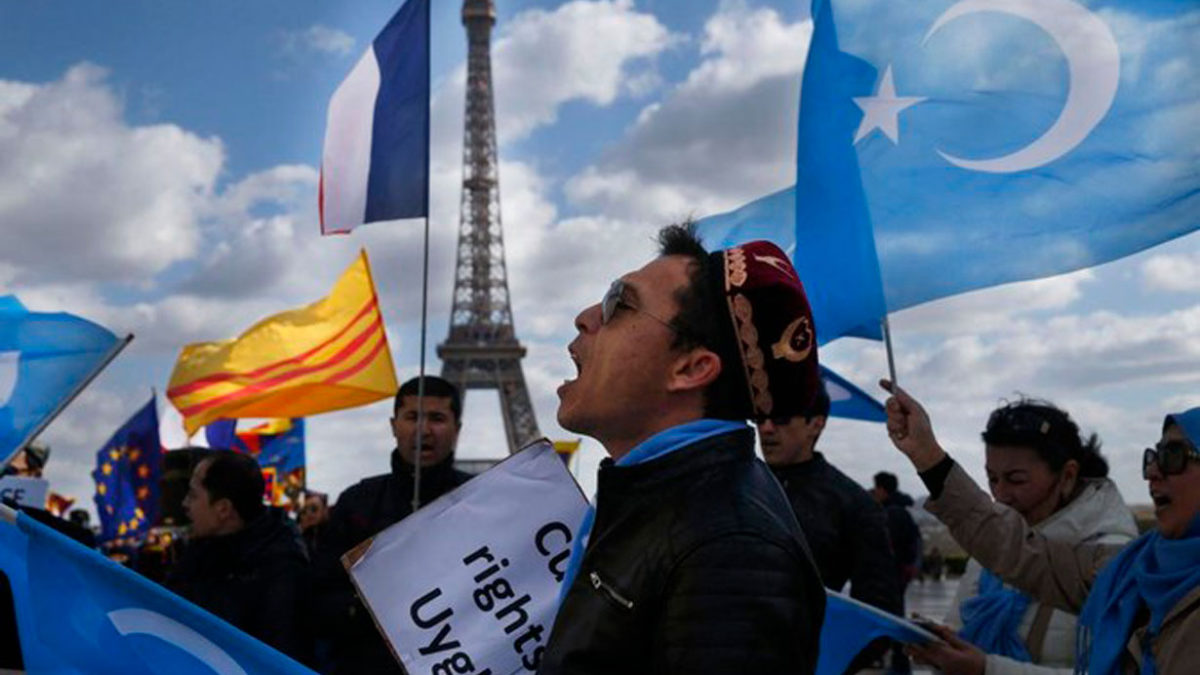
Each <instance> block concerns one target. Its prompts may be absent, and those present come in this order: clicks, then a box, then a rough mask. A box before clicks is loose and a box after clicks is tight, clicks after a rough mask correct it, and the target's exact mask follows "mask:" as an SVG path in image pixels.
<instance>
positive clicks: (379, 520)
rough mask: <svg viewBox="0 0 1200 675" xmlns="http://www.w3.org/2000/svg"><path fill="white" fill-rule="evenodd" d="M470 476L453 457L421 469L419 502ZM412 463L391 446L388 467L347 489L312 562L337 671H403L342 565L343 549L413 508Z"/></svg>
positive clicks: (318, 612) (320, 612)
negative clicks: (455, 462) (390, 457)
mask: <svg viewBox="0 0 1200 675" xmlns="http://www.w3.org/2000/svg"><path fill="white" fill-rule="evenodd" d="M470 477H471V475H470V474H468V473H463V472H462V471H458V470H456V469H454V464H453V458H449V459H447V460H446V461H444V462H442V463H441V464H438V465H436V466H431V467H423V468H422V469H421V503H422V504H428V503H429V502H431V501H433V500H435V499H437V498H438V497H441V496H442V495H444V494H446V493H447V492H449V491H451V490H453V489H454V488H456V487H458V486H459V485H462V484H463V483H465V482H467V480H468V479H469V478H470ZM412 495H413V467H412V465H411V464H408V463H407V462H405V461H404V460H403V459H402V458H401V457H400V453H399V452H398V451H395V450H393V451H392V471H391V473H386V474H382V475H379V476H372V477H370V478H365V479H363V480H361V481H359V482H358V483H356V484H355V485H352V486H350V487H349V488H346V490H345V492H343V493H342V494H341V495H340V496H339V497H338V499H337V503H336V504H334V507H333V511H332V512H331V513H330V517H329V523H327V526H326V528H325V531H324V533H323V535H322V538H321V539H320V540H319V542H318V549H317V554H316V555H315V556H314V561H313V576H314V587H313V597H314V601H315V603H316V605H317V607H316V611H315V614H316V616H318V617H319V620H320V626H319V635H320V636H321V637H323V638H325V639H328V640H329V641H330V642H331V643H332V649H333V661H334V662H335V664H336V667H335V669H334V672H337V673H403V672H404V671H403V670H402V669H401V667H400V664H399V663H397V662H396V659H395V657H393V656H392V653H391V651H390V650H389V649H388V647H387V643H386V642H384V639H383V636H382V635H381V634H380V633H379V629H378V628H377V627H376V626H375V623H374V621H372V619H371V615H370V613H369V612H368V611H367V609H366V607H365V606H364V605H363V604H362V601H361V600H359V599H358V596H357V595H356V594H355V592H354V586H353V584H352V583H351V581H350V576H349V575H348V574H346V571H345V568H344V567H343V566H342V563H341V557H342V555H343V554H345V553H346V551H349V550H350V549H352V548H354V547H355V546H357V545H358V544H360V543H362V542H364V541H366V540H367V539H369V538H371V537H373V536H375V535H376V534H379V533H380V532H382V531H383V530H385V529H387V528H388V527H390V526H392V525H394V524H396V523H398V522H400V521H401V520H403V519H404V518H406V517H408V516H409V515H410V514H411V513H412Z"/></svg>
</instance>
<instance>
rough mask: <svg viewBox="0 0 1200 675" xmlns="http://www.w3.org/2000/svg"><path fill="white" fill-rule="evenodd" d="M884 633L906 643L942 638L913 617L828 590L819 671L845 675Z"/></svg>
mask: <svg viewBox="0 0 1200 675" xmlns="http://www.w3.org/2000/svg"><path fill="white" fill-rule="evenodd" d="M881 637H889V638H892V639H894V640H898V641H900V642H903V643H906V644H926V643H929V642H933V641H935V640H937V639H938V638H937V636H935V635H934V634H933V633H930V632H929V631H927V630H925V629H924V628H921V627H920V626H917V625H916V624H914V623H912V622H911V621H905V620H904V619H902V618H900V617H898V616H896V615H894V614H889V613H887V612H885V611H883V610H881V609H877V608H875V607H872V606H870V605H868V604H866V603H862V602H859V601H858V600H855V599H854V598H851V597H850V596H847V595H843V594H841V593H838V592H835V591H830V590H826V591H825V623H824V624H822V625H821V646H820V656H819V657H818V659H817V673H816V675H841V674H842V673H844V672H846V667H847V666H849V665H850V662H851V661H853V660H854V657H855V656H857V655H858V653H859V652H861V651H862V650H863V648H864V647H866V646H867V645H868V644H870V643H871V641H872V640H875V639H876V638H881Z"/></svg>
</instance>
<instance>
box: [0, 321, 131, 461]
mask: <svg viewBox="0 0 1200 675" xmlns="http://www.w3.org/2000/svg"><path fill="white" fill-rule="evenodd" d="M130 342H133V333H130V334H128V335H126V336H125V337H123V338H121V339H120V340H118V341H117V344H115V345H113V346H112V349H110V350H108V353H107V354H105V355H104V359H103V360H102V361H100V363H99V364H98V365H97V366H96V367H95V368H94V369H93V370H92V372H91V373H89V374H88V376H87V377H86V378H84V379H83V381H81V382H80V383H79V384H78V385H76V386H75V388H74V389H72V390H71V393H70V394H68V395H67V397H66V398H64V399H63V400H62V401H60V402H59V404H58V406H56V407H55V408H54V410H53V411H52V412H51V413H50V414H49V415H47V416H46V419H44V420H42V421H41V422H39V423H38V425H37V426H35V427H34V428H33V431H30V432H29V434H27V435H26V436H25V440H23V441H21V444H20V445H18V446H17V449H16V450H13V451H12V452H11V453H9V455H8V456H7V457H5V458H4V461H3V462H0V471H3V470H4V469H5V468H7V467H8V463H9V462H11V461H12V458H13V457H16V456H17V453H18V452H21V451H22V450H24V449H25V448H26V447H27V446H28V445H29V444H30V443H32V442H33V439H35V438H37V437H38V434H40V433H42V432H43V431H45V430H46V427H48V426H50V423H51V422H53V421H54V419H55V418H56V417H58V416H59V415H60V414H61V413H62V411H63V410H65V409H66V407H67V406H68V405H70V404H71V401H74V400H75V397H77V396H79V394H80V393H82V392H83V390H84V389H86V388H87V386H88V385H89V384H91V383H92V380H94V379H96V376H97V375H99V374H100V372H101V371H103V370H104V369H105V368H107V367H108V364H110V363H112V361H113V359H115V358H117V354H120V353H121V351H122V350H123V349H125V348H126V347H128V346H129V343H130Z"/></svg>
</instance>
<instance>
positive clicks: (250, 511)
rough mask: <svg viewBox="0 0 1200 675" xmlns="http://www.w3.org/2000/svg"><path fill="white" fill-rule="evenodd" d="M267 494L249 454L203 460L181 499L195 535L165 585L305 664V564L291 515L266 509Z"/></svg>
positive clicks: (214, 455) (220, 453) (221, 454)
mask: <svg viewBox="0 0 1200 675" xmlns="http://www.w3.org/2000/svg"><path fill="white" fill-rule="evenodd" d="M263 491H264V484H263V477H262V470H261V469H260V468H259V466H258V462H256V461H254V458H252V457H250V456H249V455H243V454H240V453H235V452H231V451H228V450H223V451H217V452H214V453H212V454H211V455H209V456H207V457H204V458H203V459H201V460H200V461H199V463H197V464H196V467H195V469H194V470H193V471H192V477H191V481H190V482H189V483H188V492H187V496H186V497H184V500H183V507H184V510H185V511H186V512H187V515H188V518H189V519H190V520H191V538H190V540H189V542H188V546H187V549H186V550H185V551H184V552H183V555H182V556H181V557H180V559H179V562H178V564H177V565H176V566H175V569H174V570H172V572H171V574H170V576H169V577H168V579H167V587H168V588H170V589H171V590H173V591H175V592H176V593H178V594H180V595H182V596H183V597H185V598H187V599H188V600H191V601H192V602H194V603H196V604H197V605H199V606H201V607H203V608H204V609H207V610H208V611H210V612H212V613H213V614H216V615H217V616H219V617H221V618H222V619H225V620H226V621H228V622H229V623H231V624H233V625H234V626H237V627H238V628H240V629H242V630H243V631H245V632H247V633H249V634H250V635H252V636H254V637H256V638H258V639H259V640H262V641H263V642H265V643H267V644H269V645H271V646H272V647H275V648H276V649H278V650H280V651H281V652H283V653H285V654H288V655H289V656H292V657H293V658H296V659H301V660H302V659H305V658H307V655H308V648H309V642H308V638H307V635H306V634H305V630H304V628H303V622H304V617H305V615H306V609H305V606H304V603H303V598H304V590H305V587H306V578H305V575H306V568H307V559H306V557H305V554H304V548H303V545H302V544H301V543H300V542H299V540H298V538H297V537H296V535H295V533H294V531H293V530H292V528H291V526H290V525H289V523H287V522H286V518H285V517H284V516H283V515H282V514H281V513H280V512H278V511H274V510H268V509H267V508H266V507H265V506H264V505H263Z"/></svg>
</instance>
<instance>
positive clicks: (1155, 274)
mask: <svg viewBox="0 0 1200 675" xmlns="http://www.w3.org/2000/svg"><path fill="white" fill-rule="evenodd" d="M1142 281H1143V284H1144V285H1145V286H1146V287H1147V288H1148V289H1151V290H1160V291H1176V292H1185V293H1186V292H1195V291H1200V254H1195V253H1193V254H1190V255H1180V254H1175V255H1156V256H1154V257H1152V258H1150V259H1149V260H1147V261H1146V262H1145V263H1143V264H1142Z"/></svg>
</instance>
